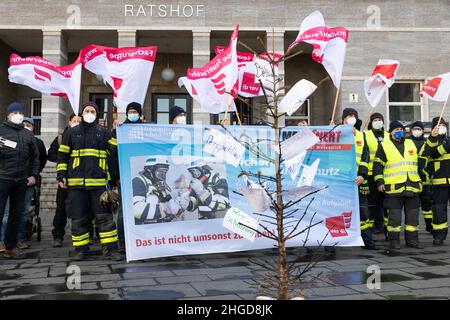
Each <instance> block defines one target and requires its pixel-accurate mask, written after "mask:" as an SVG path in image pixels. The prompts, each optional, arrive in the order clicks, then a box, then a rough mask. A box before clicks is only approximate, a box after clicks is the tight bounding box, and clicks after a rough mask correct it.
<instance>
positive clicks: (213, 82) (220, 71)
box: [178, 26, 239, 114]
mask: <svg viewBox="0 0 450 320" xmlns="http://www.w3.org/2000/svg"><path fill="white" fill-rule="evenodd" d="M238 31H239V26H236V30H235V31H234V32H233V34H232V35H231V38H230V43H229V45H228V47H227V48H226V49H225V50H224V51H223V52H221V53H220V54H218V55H216V56H215V57H214V59H212V60H211V61H210V62H208V63H207V64H206V65H204V66H203V67H201V68H192V69H188V71H187V76H186V77H182V78H180V79H179V80H178V85H179V86H180V87H181V85H184V86H185V87H186V88H187V91H188V92H189V94H191V95H192V97H193V98H194V99H195V100H196V101H198V102H199V103H200V106H201V108H202V110H203V111H206V112H209V113H213V114H217V113H221V112H224V111H226V109H227V106H230V108H229V110H230V111H234V110H236V108H235V104H234V100H233V98H234V96H235V95H237V93H238V77H239V74H238V61H237V52H236V44H237V37H238ZM229 93H231V94H232V95H230V94H229ZM194 95H196V97H194Z"/></svg>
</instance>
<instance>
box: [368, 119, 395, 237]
mask: <svg viewBox="0 0 450 320" xmlns="http://www.w3.org/2000/svg"><path fill="white" fill-rule="evenodd" d="M383 126H384V117H383V115H382V114H381V113H377V112H375V113H373V114H372V115H371V116H370V123H369V128H368V129H369V130H367V131H366V132H364V137H365V138H366V143H367V147H368V148H369V154H370V161H369V168H368V171H369V172H368V177H367V182H368V184H369V190H370V193H369V212H370V223H371V226H372V229H373V233H374V234H379V233H383V229H384V231H386V230H385V228H386V225H387V218H386V213H385V212H384V208H383V205H382V203H383V200H384V193H382V192H379V191H378V189H377V186H376V183H375V180H374V174H373V164H374V159H375V154H376V152H377V150H378V146H379V144H380V143H381V142H382V141H383V140H388V139H389V133H387V132H386V131H384V127H383ZM383 226H384V228H383Z"/></svg>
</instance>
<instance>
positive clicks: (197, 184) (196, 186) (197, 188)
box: [191, 179, 209, 202]
mask: <svg viewBox="0 0 450 320" xmlns="http://www.w3.org/2000/svg"><path fill="white" fill-rule="evenodd" d="M191 188H192V190H194V192H195V194H196V195H197V197H198V199H199V200H200V201H201V202H205V201H206V199H208V197H209V191H208V190H206V189H205V187H204V186H203V183H202V182H201V181H200V180H198V179H193V180H192V181H191Z"/></svg>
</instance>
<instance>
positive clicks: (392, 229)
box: [387, 226, 402, 232]
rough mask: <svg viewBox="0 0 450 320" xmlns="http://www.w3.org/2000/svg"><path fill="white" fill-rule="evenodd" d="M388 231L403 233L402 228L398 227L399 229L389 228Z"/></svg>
mask: <svg viewBox="0 0 450 320" xmlns="http://www.w3.org/2000/svg"><path fill="white" fill-rule="evenodd" d="M387 231H388V232H401V231H402V226H398V227H391V226H387Z"/></svg>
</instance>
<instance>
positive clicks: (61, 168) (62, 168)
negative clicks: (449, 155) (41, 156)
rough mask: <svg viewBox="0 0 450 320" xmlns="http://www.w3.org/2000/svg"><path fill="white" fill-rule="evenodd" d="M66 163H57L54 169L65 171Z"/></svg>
mask: <svg viewBox="0 0 450 320" xmlns="http://www.w3.org/2000/svg"><path fill="white" fill-rule="evenodd" d="M66 170H67V163H58V164H57V166H56V171H66Z"/></svg>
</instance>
